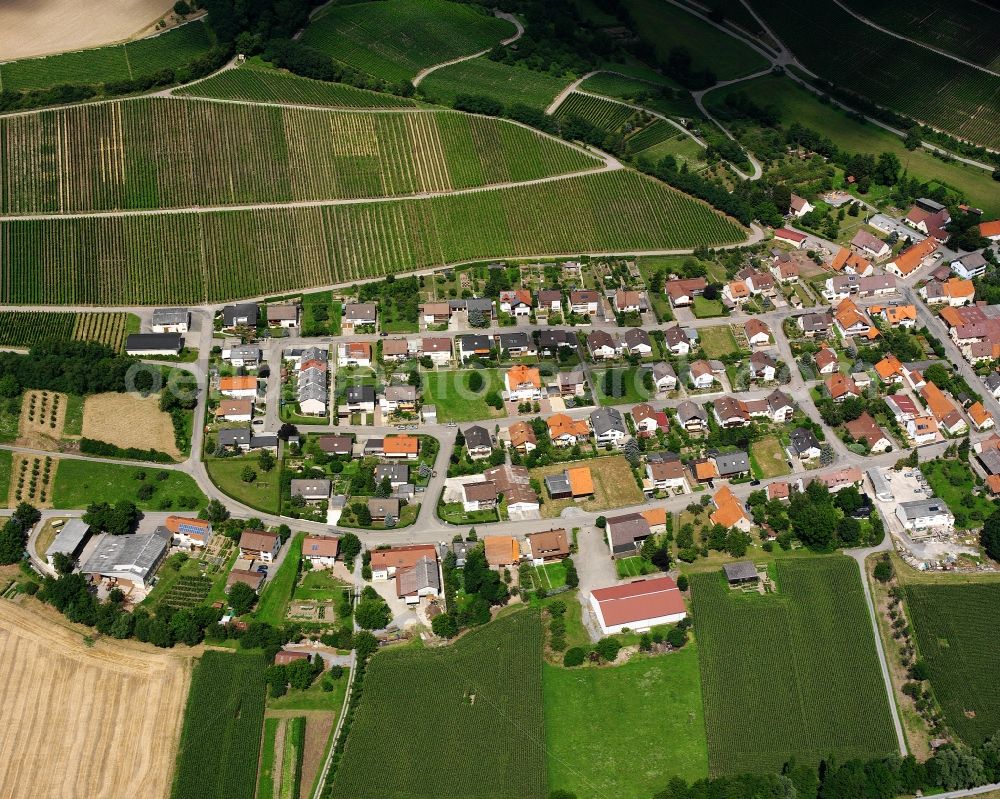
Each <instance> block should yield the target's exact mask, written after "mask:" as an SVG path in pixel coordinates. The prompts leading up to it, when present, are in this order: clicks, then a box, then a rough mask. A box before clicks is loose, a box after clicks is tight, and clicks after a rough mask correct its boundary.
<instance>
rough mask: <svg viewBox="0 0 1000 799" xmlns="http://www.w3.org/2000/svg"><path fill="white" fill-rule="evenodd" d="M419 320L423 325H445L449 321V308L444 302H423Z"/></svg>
mask: <svg viewBox="0 0 1000 799" xmlns="http://www.w3.org/2000/svg"><path fill="white" fill-rule="evenodd" d="M420 318H421V320H422V321H423V323H424V324H425V325H446V324H448V322H449V320H450V319H451V306H450V305H449V304H448V303H446V302H425V303H424V304H423V305H421V306H420Z"/></svg>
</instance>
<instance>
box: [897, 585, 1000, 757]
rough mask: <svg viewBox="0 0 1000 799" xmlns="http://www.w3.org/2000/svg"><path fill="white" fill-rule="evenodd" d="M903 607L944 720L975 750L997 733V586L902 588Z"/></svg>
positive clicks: (999, 611) (999, 596) (999, 658)
mask: <svg viewBox="0 0 1000 799" xmlns="http://www.w3.org/2000/svg"><path fill="white" fill-rule="evenodd" d="M906 605H907V609H908V610H909V615H910V620H911V621H912V623H913V629H914V631H915V632H916V635H917V648H918V649H919V651H920V657H921V658H922V659H923V660H924V661H926V662H927V665H928V667H929V668H930V681H931V688H932V689H933V691H934V697H935V698H936V699H937V701H938V704H939V705H940V706H941V710H942V712H943V713H944V718H945V721H946V722H947V724H948V726H949V727H950V728H951V729H952V730H953V731H954V732H955V733H956V734H957V735H958V737H960V738H961V739H962V740H963V741H965V743H967V744H969V745H970V746H978V745H979V744H981V743H982V742H983V741H984V740H985V739H986V738H988V737H990V736H991V735H994V734H996V732H997V730H998V729H1000V692H998V691H997V687H996V675H997V673H998V670H1000V627H998V625H997V619H998V618H1000V584H997V583H986V584H972V585H908V586H907V587H906Z"/></svg>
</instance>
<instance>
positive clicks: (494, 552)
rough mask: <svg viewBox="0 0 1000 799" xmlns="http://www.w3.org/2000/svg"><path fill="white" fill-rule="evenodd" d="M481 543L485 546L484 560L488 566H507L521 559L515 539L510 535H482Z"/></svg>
mask: <svg viewBox="0 0 1000 799" xmlns="http://www.w3.org/2000/svg"><path fill="white" fill-rule="evenodd" d="M483 545H484V546H485V548H486V562H487V563H489V564H490V566H508V565H510V564H511V563H517V562H518V561H519V560H520V559H521V550H520V548H519V547H518V545H517V540H516V539H514V538H513V537H512V536H509V535H487V536H483Z"/></svg>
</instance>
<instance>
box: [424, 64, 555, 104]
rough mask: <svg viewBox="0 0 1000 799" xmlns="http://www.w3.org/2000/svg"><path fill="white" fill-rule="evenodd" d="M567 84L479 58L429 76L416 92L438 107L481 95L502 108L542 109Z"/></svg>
mask: <svg viewBox="0 0 1000 799" xmlns="http://www.w3.org/2000/svg"><path fill="white" fill-rule="evenodd" d="M569 82H570V79H569V78H557V77H555V76H554V75H549V74H548V73H547V72H536V71H535V70H533V69H528V68H527V67H522V66H511V65H509V64H503V63H500V62H499V61H491V60H490V59H489V58H486V57H485V56H483V57H482V58H473V59H472V60H470V61H462V62H460V63H458V64H452V65H451V66H448V67H443V68H442V69H439V70H437V71H436V72H432V73H431V74H430V75H428V76H427V77H426V78H425V79H424V81H423V82H421V84H420V91H422V92H423V93H424V95H426V96H427V98H428V99H429V100H431V101H432V102H435V103H441V104H442V105H452V104H453V103H454V102H455V98H456V97H457V96H458V95H460V94H481V95H485V96H486V97H492V98H493V99H495V100H497V101H498V102H500V103H502V104H503V105H505V106H511V105H518V104H520V105H527V106H531V107H532V108H538V109H544V108H547V107H548V105H549V103H551V102H552V101H553V100H554V99H555V97H556V95H557V94H559V92H561V91H562V90H563V89H564V88H565V87H566V84H568V83H569Z"/></svg>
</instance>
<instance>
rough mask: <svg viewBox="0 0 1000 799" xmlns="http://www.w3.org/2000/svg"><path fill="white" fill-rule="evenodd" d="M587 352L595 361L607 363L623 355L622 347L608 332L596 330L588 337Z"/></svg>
mask: <svg viewBox="0 0 1000 799" xmlns="http://www.w3.org/2000/svg"><path fill="white" fill-rule="evenodd" d="M587 350H588V351H589V352H590V357H591V358H593V359H594V360H595V361H605V360H608V359H610V358H617V357H618V356H619V355H620V354H621V345H620V344H619V343H618V341H617V340H616V339H615V337H614V336H612V335H611V334H610V333H609V332H608V331H607V330H595V331H594V332H593V333H591V334H590V335H589V336H587Z"/></svg>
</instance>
